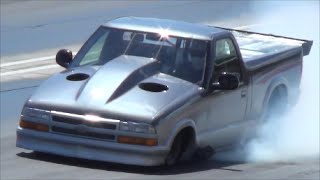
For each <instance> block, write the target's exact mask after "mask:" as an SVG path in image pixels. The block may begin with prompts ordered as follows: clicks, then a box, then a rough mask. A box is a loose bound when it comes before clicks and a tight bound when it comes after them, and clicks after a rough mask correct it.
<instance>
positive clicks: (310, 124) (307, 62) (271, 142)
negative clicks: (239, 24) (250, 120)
mask: <svg viewBox="0 0 320 180" xmlns="http://www.w3.org/2000/svg"><path fill="white" fill-rule="evenodd" d="M251 5H252V9H253V11H254V13H253V14H255V15H256V16H255V19H254V22H255V23H257V24H264V26H257V27H254V28H252V29H251V30H253V31H257V32H267V33H273V34H278V35H283V36H288V37H295V38H302V39H308V40H313V46H312V49H311V53H310V55H309V56H305V57H304V61H303V74H302V81H301V85H300V89H301V94H300V98H299V101H298V103H297V105H296V106H295V107H293V108H292V109H291V110H290V111H289V112H288V114H287V115H286V116H285V117H283V118H274V119H271V120H269V121H268V122H266V123H265V124H263V125H262V126H261V127H259V129H258V135H257V137H256V138H255V139H253V140H251V141H250V142H249V143H247V144H246V145H245V147H241V148H238V149H237V150H234V151H232V152H226V153H219V154H218V156H217V157H216V159H222V160H231V161H249V162H261V161H262V162H275V161H282V162H283V161H295V160H305V159H318V158H319V137H320V134H319V126H320V125H319V61H320V59H319V2H318V1H253V2H252V4H251Z"/></svg>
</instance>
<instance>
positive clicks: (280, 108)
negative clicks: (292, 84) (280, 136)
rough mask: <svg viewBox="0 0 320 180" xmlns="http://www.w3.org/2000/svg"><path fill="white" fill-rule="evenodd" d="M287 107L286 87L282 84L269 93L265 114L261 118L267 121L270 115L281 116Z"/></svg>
mask: <svg viewBox="0 0 320 180" xmlns="http://www.w3.org/2000/svg"><path fill="white" fill-rule="evenodd" d="M287 107H288V96H287V91H286V88H285V87H283V86H279V87H278V88H276V89H275V90H274V91H273V93H272V94H271V96H270V98H269V101H268V105H267V110H266V112H265V113H266V114H265V116H264V118H263V121H268V120H269V119H270V118H271V117H277V118H279V117H281V116H283V115H284V114H285V112H286V111H287Z"/></svg>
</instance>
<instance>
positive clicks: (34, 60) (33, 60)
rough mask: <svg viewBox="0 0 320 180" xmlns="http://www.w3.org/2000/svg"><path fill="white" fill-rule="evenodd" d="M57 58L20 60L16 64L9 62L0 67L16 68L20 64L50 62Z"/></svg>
mask: <svg viewBox="0 0 320 180" xmlns="http://www.w3.org/2000/svg"><path fill="white" fill-rule="evenodd" d="M54 58H55V56H47V57H40V58H33V59H27V60H19V61H15V62H9V63H3V64H1V65H0V67H7V66H14V65H19V64H27V63H33V62H37V61H48V60H52V59H54Z"/></svg>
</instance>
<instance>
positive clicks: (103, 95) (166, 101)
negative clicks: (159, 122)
mask: <svg viewBox="0 0 320 180" xmlns="http://www.w3.org/2000/svg"><path fill="white" fill-rule="evenodd" d="M159 69H160V65H159V62H158V61H155V60H153V59H150V58H143V57H135V56H125V55H123V56H119V57H118V58H115V59H113V60H112V61H110V62H108V63H106V64H104V65H102V66H82V67H77V68H73V69H68V70H65V71H63V72H61V73H58V74H56V75H54V76H52V77H50V78H49V79H48V80H46V81H45V82H44V83H43V84H42V85H40V86H39V87H38V89H37V90H36V92H35V93H34V94H33V95H32V96H31V97H30V99H29V100H28V102H27V104H26V106H29V107H35V108H41V109H45V110H54V111H61V112H68V113H75V114H82V115H85V114H92V115H98V116H102V117H107V118H113V119H119V120H130V121H151V120H153V119H156V118H157V117H159V116H160V115H161V114H162V113H164V112H168V111H170V109H171V110H174V109H176V108H177V106H179V105H181V104H183V103H185V102H186V101H187V100H189V99H190V98H192V97H195V95H197V94H200V93H199V91H200V89H199V86H197V85H195V84H192V83H190V82H187V81H184V80H181V79H178V78H176V77H173V76H170V75H167V74H163V73H160V72H159Z"/></svg>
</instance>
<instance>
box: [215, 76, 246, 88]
mask: <svg viewBox="0 0 320 180" xmlns="http://www.w3.org/2000/svg"><path fill="white" fill-rule="evenodd" d="M239 83H240V81H239V78H238V76H237V75H235V74H231V73H226V72H223V73H222V74H221V75H220V76H219V79H218V82H217V83H213V84H212V87H211V88H212V89H221V90H233V89H236V88H238V86H239Z"/></svg>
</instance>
